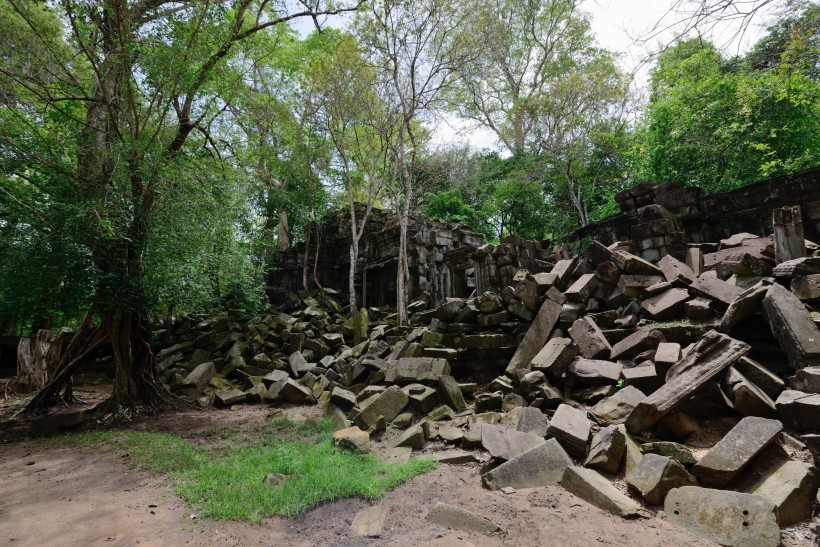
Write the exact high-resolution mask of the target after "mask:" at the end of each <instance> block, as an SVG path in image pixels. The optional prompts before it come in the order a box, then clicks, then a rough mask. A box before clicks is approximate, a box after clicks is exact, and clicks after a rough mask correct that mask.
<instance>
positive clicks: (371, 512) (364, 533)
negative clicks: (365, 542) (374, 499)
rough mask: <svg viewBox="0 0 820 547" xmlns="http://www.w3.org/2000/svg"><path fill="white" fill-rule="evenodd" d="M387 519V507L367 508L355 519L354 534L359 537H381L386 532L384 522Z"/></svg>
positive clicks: (353, 524)
mask: <svg viewBox="0 0 820 547" xmlns="http://www.w3.org/2000/svg"><path fill="white" fill-rule="evenodd" d="M385 519H387V507H384V506H382V505H374V506H373V507H365V508H364V509H362V510H361V511H359V512H358V513H356V516H355V517H353V523H352V524H351V525H350V526H351V527H352V528H353V533H354V534H356V535H357V536H359V537H371V538H375V537H380V536H381V535H382V532H383V531H384V521H385Z"/></svg>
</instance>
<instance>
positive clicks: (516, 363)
mask: <svg viewBox="0 0 820 547" xmlns="http://www.w3.org/2000/svg"><path fill="white" fill-rule="evenodd" d="M559 315H561V305H560V304H558V303H556V302H553V301H552V300H549V299H547V300H545V301H544V303H543V304H542V305H541V309H540V310H538V314H537V315H536V316H535V319H534V320H533V322H532V324H531V325H530V328H529V330H527V334H525V335H524V340H522V342H521V345H519V346H518V349H517V350H516V351H515V354H514V355H513V357H512V359H510V363H509V364H508V365H507V372H512V371H514V370H518V369H519V368H529V367H530V364H531V363H532V360H533V357H535V356H536V355H537V354H538V352H539V351H541V349H542V348H543V347H544V344H545V343H546V342H547V338H549V335H550V333H551V332H552V329H553V328H554V327H555V324H556V323H557V322H558V316H559Z"/></svg>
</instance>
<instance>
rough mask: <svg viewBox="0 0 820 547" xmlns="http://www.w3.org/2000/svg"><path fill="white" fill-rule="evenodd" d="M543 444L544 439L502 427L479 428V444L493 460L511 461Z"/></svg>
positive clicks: (487, 426) (484, 426)
mask: <svg viewBox="0 0 820 547" xmlns="http://www.w3.org/2000/svg"><path fill="white" fill-rule="evenodd" d="M542 443H544V438H543V437H539V436H538V435H536V434H534V433H524V432H521V431H517V430H515V429H512V428H510V427H506V426H503V425H492V424H484V425H482V426H481V444H482V446H484V449H485V450H486V451H487V452H489V453H490V456H492V457H493V458H498V459H500V460H511V459H513V458H515V457H516V456H518V455H519V454H521V453H523V452H526V451H527V450H529V449H530V448H533V447H534V446H538V445H539V444H542Z"/></svg>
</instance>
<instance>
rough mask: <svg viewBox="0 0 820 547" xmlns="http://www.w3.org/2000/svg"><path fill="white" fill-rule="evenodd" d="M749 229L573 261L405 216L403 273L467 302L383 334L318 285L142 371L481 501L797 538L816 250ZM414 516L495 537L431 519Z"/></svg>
mask: <svg viewBox="0 0 820 547" xmlns="http://www.w3.org/2000/svg"><path fill="white" fill-rule="evenodd" d="M666 188H668V187H666ZM662 190H663V187H661V190H658V188H656V189H654V190H652V192H653V195H654V196H655V197H654V198H653V199H655V200H656V201H657V195H659V194H661V193H662ZM641 195H644V196H645V194H641ZM623 197H624V196H623V195H622V196H621V198H623ZM801 197H805V196H803V195H802V194H801ZM630 199H633V200H634V199H637V198H636V197H635V195H634V193H633V195H632V197H631V198H630ZM696 203H697V204H699V203H701V202H700V201H698V202H696ZM806 203H809V206H811V202H806ZM778 205H780V203H778ZM637 206H638V203H637V202H636V207H637ZM690 206H691V207H695V206H696V204H690ZM697 206H698V207H699V205H697ZM647 207H648V208H649V209H646V208H647ZM657 207H660V206H659V205H658V204H657V203H648V204H646V205H642V206H640V207H637V208H636V209H635V210H634V211H632V212H630V213H624V214H625V215H630V214H634V215H637V217H636V218H638V217H640V218H645V219H649V220H648V221H647V224H650V228H649V230H650V233H654V232H653V228H651V226H654V224H652V223H653V222H657V221H659V220H660V221H663V222H661V224H659V226H660V225H663V226H670V224H669V223H673V222H672V219H671V218H669V217H668V216H667V215H666V213H664V212H663V210H660V209H658V208H657ZM663 209H664V210H666V211H667V212H670V214H671V215H673V216H675V218H679V217H678V216H677V215H678V214H680V211H681V209H679V208H678V209H675V208H672V209H671V210H670V209H668V208H667V207H665V206H664V207H663ZM698 210H699V211H701V212H700V213H698V214H701V215H703V214H704V213H703V211H702V210H700V209H698ZM647 211H649V212H651V213H652V215H655V214H659V215H660V216H661V217H663V218H655V217H654V216H652V217H647V216H646V214H647V213H646V212H647ZM672 211H674V212H672ZM692 211H693V210H692ZM693 214H694V213H693ZM642 215H643V216H642ZM767 216H769V217H770V218H771V226H772V230H771V233H770V234H766V233H765V232H763V233H762V234H757V235H755V234H752V233H748V232H739V233H735V234H732V235H730V236H729V237H724V238H720V239H717V240H715V241H712V242H704V241H703V240H700V239H698V240H696V241H690V240H689V237H698V238H699V237H700V236H691V235H690V234H693V233H700V234H706V233H708V232H705V231H702V232H690V230H691V229H692V228H691V226H688V225H687V224H686V223H685V222H682V221H680V220H679V221H678V224H677V226H678V227H680V228H681V229H680V230H678V231H677V232H674V233H681V234H683V235H682V236H675V237H674V238H672V239H671V240H664V241H663V243H662V244H661V242H660V240H657V241H655V243H657V245H658V246H657V247H647V248H646V249H641V248H640V247H641V245H638V246H637V247H636V242H638V243H639V242H640V241H643V240H641V239H639V238H638V237H632V236H633V235H640V234H643V233H644V232H643V231H642V230H644V229H645V228H641V227H640V226H641V225H640V224H636V225H634V226H632V227H630V232H629V233H630V238H629V239H626V240H616V241H612V242H608V241H604V242H603V243H602V242H600V241H592V242H591V243H590V244H589V245H587V246H586V247H585V248H584V249H583V252H581V253H579V254H575V255H573V256H570V254H569V253H568V252H567V251H566V249H565V248H563V247H560V246H559V247H555V248H553V249H552V250H550V251H546V250H545V247H546V245H544V244H543V243H536V242H523V241H521V240H518V239H515V238H511V239H508V240H506V241H504V242H502V243H501V244H500V245H498V246H493V245H485V244H481V243H480V242H479V241H473V242H472V243H468V242H466V241H465V240H464V239H461V238H455V237H454V238H450V244H452V248H450V249H438V250H436V247H437V246H439V245H438V244H439V242H442V243H444V242H445V238H442V239H438V237H436V236H435V235H433V233H434V232H435V234H439V233H440V232H441V231H444V230H450V231H451V232H455V231H456V230H455V229H452V228H450V227H447V225H442V224H437V223H428V224H424V223H422V225H421V226H418V227H417V228H416V230H415V231H414V238H415V239H416V242H417V247H416V251H417V252H418V254H417V256H424V258H425V260H424V261H421V260H419V261H418V262H417V264H418V265H421V264H424V265H425V267H430V266H435V268H437V270H430V269H427V270H418V271H425V272H428V274H427V275H429V277H428V280H429V279H433V278H434V276H433V275H430V274H429V272H430V271H437V272H439V273H441V272H443V271H449V272H450V275H452V272H457V271H463V272H465V274H466V273H467V272H468V270H469V268H467V266H470V265H472V266H471V267H472V268H473V269H474V274H473V275H474V278H475V287H472V286H470V285H467V287H466V289H464V292H465V293H466V292H467V290H468V289H469V292H470V294H469V295H457V294H455V295H453V294H451V295H447V291H448V290H455V289H454V288H453V287H454V286H455V285H454V284H452V283H451V284H450V285H448V284H446V283H442V284H439V285H437V286H438V287H440V290H441V292H440V293H438V296H436V297H432V296H431V295H430V294H429V293H428V294H424V293H423V292H422V293H421V297H420V298H418V299H417V300H415V301H414V302H413V303H412V304H411V306H410V311H411V325H410V326H408V327H398V326H396V314H395V310H394V309H392V308H391V307H390V306H388V305H373V304H372V302H371V303H370V305H369V306H368V307H365V308H362V309H361V310H359V312H358V313H356V314H354V315H353V316H352V317H351V316H350V315H349V314H347V313H346V310H345V309H344V307H343V305H342V304H341V303H340V302H343V301H344V300H343V299H342V298H341V297H342V296H343V295H341V294H340V293H338V292H336V291H334V290H333V289H329V288H327V289H324V290H316V291H311V292H309V293H306V292H291V293H289V295H288V296H287V297H285V298H284V299H282V301H281V302H280V303H278V304H276V305H274V306H272V307H271V308H270V309H269V310H268V311H267V312H266V313H264V314H262V315H260V316H258V317H247V316H241V315H238V314H235V313H230V312H226V313H224V314H222V315H220V316H217V317H211V318H203V319H202V320H195V319H194V318H189V319H186V320H184V321H182V322H180V323H178V324H176V325H175V326H174V327H173V330H172V335H173V338H174V343H173V345H170V346H168V347H166V348H165V349H162V350H161V351H159V353H158V354H157V359H158V363H157V367H158V370H159V374H160V376H161V378H162V379H163V381H164V382H165V383H167V384H168V385H169V386H171V388H172V389H173V391H175V392H176V393H178V394H180V395H182V396H186V397H191V398H193V399H196V400H198V401H199V402H200V403H201V404H211V403H214V404H216V405H217V406H223V407H230V406H232V405H237V404H244V403H262V404H269V405H273V406H280V405H290V404H314V403H315V404H318V405H319V406H320V407H321V409H322V411H323V413H324V415H325V416H326V417H327V418H328V419H329V420H330V421H331V422H332V423H333V424H334V428H335V429H336V433H335V435H334V439H335V442H336V443H337V444H338V445H339V446H340V447H343V448H349V449H354V450H360V451H365V452H367V451H372V452H375V453H376V454H377V455H378V456H379V457H380V458H382V459H384V460H386V461H402V460H405V461H406V459H407V458H410V457H411V455H413V454H416V455H419V454H420V455H422V456H425V457H431V458H434V459H436V460H437V461H439V462H441V463H446V464H454V465H455V464H462V465H472V466H473V467H475V469H476V480H481V481H482V482H483V484H484V485H485V486H486V487H487V488H488V489H492V490H504V491H508V492H510V491H513V490H516V489H526V488H537V487H542V486H548V485H556V484H560V485H561V486H562V487H563V488H565V489H567V490H568V491H569V492H571V493H573V494H574V495H576V496H578V497H580V498H582V499H584V500H586V501H587V502H589V503H591V504H593V505H596V506H598V507H600V508H602V509H604V510H606V511H609V512H611V513H613V514H615V515H618V516H621V517H624V518H644V517H647V516H651V515H650V513H649V512H648V511H647V508H651V507H663V509H664V517H665V518H667V519H669V520H670V521H673V522H675V523H677V524H679V525H680V526H682V527H684V528H686V529H688V530H690V531H692V532H693V533H695V534H697V535H700V536H702V537H705V538H707V539H710V540H712V541H715V542H717V543H720V544H723V545H771V546H776V545H778V544H780V542H781V539H782V537H783V536H782V534H793V535H792V537H793V538H794V537H797V538H798V539H799V537H803V539H805V540H808V539H809V538H808V536H807V535H806V536H799V535H794V534H800V533H803V532H802V531H801V529H800V528H799V527H798V528H794V527H795V526H798V525H800V523H805V522H806V521H807V520H809V519H811V518H812V517H813V516H814V506H815V504H816V502H818V501H820V500H818V486H820V475H818V470H817V463H818V462H820V329H818V323H820V314H818V313H817V312H816V311H815V310H817V309H818V308H820V249H818V246H817V245H816V244H815V243H813V242H812V241H811V240H810V239H811V238H808V239H807V237H806V235H807V234H806V233H805V227H806V226H807V225H809V224H810V223H811V222H814V221H813V220H812V217H811V216H810V215H807V214H806V212H805V210H801V207H800V206H795V205H794V204H788V205H786V206H782V207H777V208H775V209H774V210H771V209H770V210H769V212H768V214H767ZM666 221H668V222H666ZM619 222H620V221H619ZM760 223H761V225H763V226H764V227H765V226H768V224H767V223H766V222H765V221H763V220H760ZM707 225H708V215H706V219H705V220H704V219H703V218H702V219H701V224H700V226H707ZM632 228H637V229H636V230H634V231H633V230H632ZM390 229H391V228H389V227H388V225H387V224H385V225H384V228H383V230H382V231H379V230H377V231H376V233H377V234H378V233H383V231H384V230H390ZM613 230H615V228H613ZM811 230H813V228H812V229H810V230H809V232H811ZM460 233H462V234H463V233H467V232H463V231H462V232H460ZM613 233H617V232H613ZM811 233H813V232H811ZM420 235H421V237H419V236H420ZM666 235H669V234H666ZM374 237H376V236H374ZM655 237H661V236H660V235H658V236H653V238H655ZM376 239H378V237H376ZM420 240H423V241H425V242H427V243H426V244H425V245H421V243H419V241H420ZM455 242H457V244H456V243H455ZM440 246H441V247H445V245H440ZM422 248H423V249H424V252H423V253H422V252H421V249H422ZM653 248H657V249H662V250H663V251H664V254H663V255H662V256H660V257H659V258H658V257H657V256H652V255H651V254H646V253H645V251H647V250H649V249H653ZM431 250H433V251H436V252H438V253H440V254H441V257H440V258H439V256H437V255H436V254H431ZM524 250H526V251H524ZM441 251H446V252H441ZM387 254H389V253H386V252H385V253H384V254H383V255H381V256H386V255H387ZM640 254H643V257H642V256H639V255H640ZM368 256H369V257H370V259H371V260H372V257H374V256H377V255H372V254H370V255H368ZM431 256H432V259H431ZM649 258H658V260H656V261H654V262H653V261H652V260H648V259H649ZM373 263H375V262H373ZM513 269H514V270H515V272H513ZM368 275H370V274H368ZM466 284H467V283H466V281H465V285H466ZM502 285H503V286H502ZM448 287H449V288H448ZM499 287H500V288H499ZM419 288H421V287H419ZM473 291H475V293H474V294H473ZM33 427H34V425H33ZM620 479H623V480H620ZM624 482H625V483H626V485H627V486H626V487H624V486H623V483H624ZM487 517H490V518H487ZM428 518H429V519H430V520H431V521H432V522H434V523H439V524H441V523H445V525H447V526H452V527H462V528H468V529H474V530H478V531H482V532H485V533H496V532H497V531H498V526H497V525H495V524H494V523H493V522H492V520H491V515H484V516H481V515H474V514H470V513H467V512H466V511H464V510H463V509H460V508H458V507H453V506H449V505H446V504H436V505H434V506H432V507H430V508H429V514H428ZM803 526H804V527H805V524H803Z"/></svg>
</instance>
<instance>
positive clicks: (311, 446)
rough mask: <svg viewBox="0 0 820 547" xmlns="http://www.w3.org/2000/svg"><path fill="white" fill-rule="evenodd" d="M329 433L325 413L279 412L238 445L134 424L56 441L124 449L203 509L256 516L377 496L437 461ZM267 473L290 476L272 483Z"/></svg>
mask: <svg viewBox="0 0 820 547" xmlns="http://www.w3.org/2000/svg"><path fill="white" fill-rule="evenodd" d="M332 435H333V432H332V428H331V426H330V423H329V422H327V421H322V422H317V421H312V420H308V421H306V422H304V423H301V424H294V423H292V422H289V421H287V420H283V419H281V418H280V419H274V420H270V421H269V422H268V423H267V424H266V426H265V427H264V428H261V429H260V430H259V431H258V433H257V435H255V441H254V442H252V443H250V444H248V445H247V446H244V447H240V448H226V447H224V446H223V447H220V446H216V447H213V448H202V447H196V446H193V445H192V444H191V443H189V442H188V441H186V440H185V439H182V438H180V437H177V436H174V435H170V434H167V433H156V432H136V431H101V432H92V433H84V434H79V435H68V436H63V437H60V441H59V444H61V445H69V446H77V447H86V448H93V449H97V450H110V451H113V452H115V453H120V454H121V455H122V456H123V457H124V458H126V459H127V461H128V463H129V465H131V466H133V467H137V468H141V469H148V470H150V471H154V472H158V473H167V474H169V475H171V477H173V479H174V480H175V482H176V491H177V493H178V494H179V495H180V496H181V497H182V498H183V499H185V500H186V501H187V502H188V503H189V504H190V505H191V507H192V508H193V510H194V511H196V512H197V513H198V514H199V515H201V516H205V517H211V518H215V519H238V520H247V521H251V522H259V521H261V520H262V519H264V518H266V517H270V516H274V515H285V516H292V515H297V514H299V513H301V512H303V511H305V510H307V509H309V508H311V507H314V506H316V505H318V504H320V503H322V502H324V501H330V500H335V499H340V498H345V497H351V496H361V497H363V498H368V499H372V498H377V497H379V496H381V495H382V494H383V493H384V492H385V491H386V490H388V489H390V488H392V487H394V486H397V485H399V484H401V483H402V482H404V481H406V480H407V479H409V478H411V477H414V476H416V475H418V474H420V473H425V472H427V471H430V470H431V469H433V467H435V462H433V461H431V460H424V459H412V460H411V461H409V462H408V463H406V464H384V463H381V462H380V461H379V460H378V459H377V458H376V457H375V456H373V455H370V454H355V453H352V452H347V451H344V450H338V449H337V448H336V447H334V446H333V439H332ZM268 473H282V474H284V475H287V476H288V477H289V478H288V480H287V481H285V482H284V484H282V485H281V486H274V487H269V486H268V485H267V484H265V476H266V475H267V474H268Z"/></svg>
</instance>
